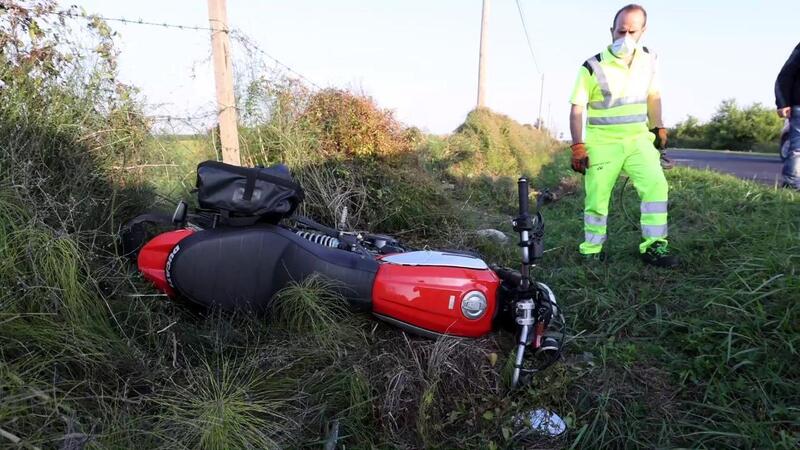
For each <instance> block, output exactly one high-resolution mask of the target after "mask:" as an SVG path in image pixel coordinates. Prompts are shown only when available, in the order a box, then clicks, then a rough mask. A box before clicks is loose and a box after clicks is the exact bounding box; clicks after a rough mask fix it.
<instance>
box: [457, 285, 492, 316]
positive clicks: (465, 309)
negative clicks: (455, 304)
mask: <svg viewBox="0 0 800 450" xmlns="http://www.w3.org/2000/svg"><path fill="white" fill-rule="evenodd" d="M488 305H489V303H488V302H487V301H486V296H485V295H483V292H480V291H469V292H467V293H466V294H464V297H463V298H462V299H461V314H464V317H466V318H467V319H470V320H475V319H480V318H481V316H483V314H484V313H486V307H487V306H488Z"/></svg>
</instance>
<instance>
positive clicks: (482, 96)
mask: <svg viewBox="0 0 800 450" xmlns="http://www.w3.org/2000/svg"><path fill="white" fill-rule="evenodd" d="M489 3H490V0H483V12H482V13H481V49H480V53H479V55H478V106H477V107H478V108H483V107H485V106H486V56H487V42H486V33H487V29H486V28H487V26H488V24H489Z"/></svg>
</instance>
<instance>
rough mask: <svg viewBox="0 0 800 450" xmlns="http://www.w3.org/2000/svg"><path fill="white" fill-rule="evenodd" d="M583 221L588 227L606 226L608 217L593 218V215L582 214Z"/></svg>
mask: <svg viewBox="0 0 800 450" xmlns="http://www.w3.org/2000/svg"><path fill="white" fill-rule="evenodd" d="M583 221H584V222H585V223H587V224H589V225H597V226H602V227H604V226H606V223H607V222H608V216H595V215H593V214H584V215H583Z"/></svg>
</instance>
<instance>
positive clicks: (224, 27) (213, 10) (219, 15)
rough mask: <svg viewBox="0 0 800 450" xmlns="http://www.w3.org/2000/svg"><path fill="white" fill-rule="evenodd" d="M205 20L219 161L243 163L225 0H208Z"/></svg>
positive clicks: (235, 163) (238, 164)
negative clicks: (217, 129) (215, 92)
mask: <svg viewBox="0 0 800 450" xmlns="http://www.w3.org/2000/svg"><path fill="white" fill-rule="evenodd" d="M208 22H209V24H210V25H211V28H212V29H213V30H214V31H212V32H211V52H212V54H213V60H214V82H215V84H216V88H217V108H218V110H219V117H218V120H219V138H220V143H221V145H222V161H223V162H225V163H228V164H234V165H237V166H240V165H242V161H241V157H240V156H239V131H238V129H237V125H236V122H237V119H236V99H235V97H234V95H233V63H232V62H231V52H230V49H231V41H230V35H229V30H228V13H227V7H226V0H208Z"/></svg>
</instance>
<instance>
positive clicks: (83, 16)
mask: <svg viewBox="0 0 800 450" xmlns="http://www.w3.org/2000/svg"><path fill="white" fill-rule="evenodd" d="M50 14H55V15H57V16H62V17H74V18H80V19H87V20H89V19H95V18H97V19H101V20H104V21H108V22H120V23H124V24H128V25H147V26H152V27H161V28H172V29H177V30H189V31H212V32H218V31H228V30H226V29H224V28H212V27H201V26H198V25H179V24H172V23H166V22H151V21H147V20H142V19H126V18H124V17H105V16H100V15H97V14H85V13H78V12H73V11H69V10H68V11H54V12H52V13H50Z"/></svg>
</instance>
